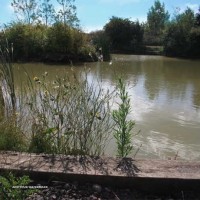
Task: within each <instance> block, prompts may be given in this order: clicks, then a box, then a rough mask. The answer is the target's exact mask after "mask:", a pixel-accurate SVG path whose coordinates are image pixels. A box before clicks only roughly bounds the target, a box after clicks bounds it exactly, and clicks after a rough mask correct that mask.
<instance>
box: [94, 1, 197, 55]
mask: <svg viewBox="0 0 200 200" xmlns="http://www.w3.org/2000/svg"><path fill="white" fill-rule="evenodd" d="M100 33H101V34H100ZM102 35H105V38H106V40H107V41H108V45H107V48H109V50H110V51H111V52H113V53H118V52H119V53H133V54H163V55H166V56H176V57H188V58H189V57H192V58H200V8H199V11H198V12H197V13H194V11H193V10H191V9H190V8H187V9H186V10H185V11H182V12H181V11H180V10H176V12H175V13H174V16H172V17H170V15H169V12H168V11H166V9H165V5H164V3H162V4H161V2H160V1H159V0H156V1H155V2H154V5H153V6H152V7H151V8H150V9H149V11H148V13H147V22H145V23H139V22H138V21H135V22H133V21H131V20H130V19H127V18H125V19H123V18H118V17H112V18H111V19H110V21H109V22H108V23H107V24H106V25H105V26H104V28H103V30H101V32H100V31H97V32H92V33H91V37H92V38H94V43H95V44H99V43H100V41H101V39H100V38H101V37H102ZM98 38H99V40H98ZM154 46H155V48H157V49H158V50H156V51H154V50H155V48H154ZM161 49H163V50H162V51H160V50H161Z"/></svg>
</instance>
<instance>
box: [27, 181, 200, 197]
mask: <svg viewBox="0 0 200 200" xmlns="http://www.w3.org/2000/svg"><path fill="white" fill-rule="evenodd" d="M37 185H38V186H48V188H46V189H42V190H40V191H39V192H38V193H37V194H34V195H32V196H30V197H28V198H26V200H78V199H79V200H81V199H83V200H199V199H200V192H196V193H194V192H183V191H181V192H179V193H175V194H170V193H169V194H165V195H155V194H146V193H144V192H141V191H136V190H130V189H119V188H111V187H105V186H101V185H98V184H91V183H85V184H79V183H78V182H73V183H66V182H59V181H52V182H50V183H48V184H47V183H41V184H37Z"/></svg>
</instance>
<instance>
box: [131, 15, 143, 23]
mask: <svg viewBox="0 0 200 200" xmlns="http://www.w3.org/2000/svg"><path fill="white" fill-rule="evenodd" d="M130 20H131V21H136V20H138V21H139V22H140V23H142V22H146V21H147V16H137V17H134V16H132V17H130Z"/></svg>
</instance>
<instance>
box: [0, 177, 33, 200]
mask: <svg viewBox="0 0 200 200" xmlns="http://www.w3.org/2000/svg"><path fill="white" fill-rule="evenodd" d="M30 182H31V180H30V178H29V177H28V176H22V177H19V178H18V177H16V176H14V175H13V174H12V173H9V174H7V175H5V176H0V199H1V200H10V199H16V200H22V199H25V198H26V197H28V196H30V195H31V194H33V193H35V192H36V191H37V190H35V189H27V188H20V187H23V186H25V187H26V186H27V185H28V184H29V183H30Z"/></svg>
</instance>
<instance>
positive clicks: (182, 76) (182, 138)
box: [15, 55, 200, 160]
mask: <svg viewBox="0 0 200 200" xmlns="http://www.w3.org/2000/svg"><path fill="white" fill-rule="evenodd" d="M83 66H85V67H87V68H90V71H89V73H88V77H89V78H88V80H89V81H91V82H94V81H95V80H97V79H101V81H102V82H101V84H102V86H103V87H104V88H108V89H111V90H112V89H113V88H114V86H115V79H116V76H117V75H123V77H124V78H125V81H126V82H127V83H128V84H129V87H128V92H129V95H130V97H131V107H132V113H131V115H130V118H131V119H133V120H135V122H136V126H135V128H134V130H133V132H134V133H137V132H138V130H141V132H140V134H138V135H136V136H134V137H133V145H134V152H133V155H134V154H135V152H136V151H137V148H140V150H139V152H138V153H137V155H136V156H137V158H160V159H174V158H176V159H184V160H200V60H184V59H177V58H167V57H163V56H142V55H139V56H138V55H112V62H96V63H84V64H79V65H75V66H74V71H75V72H76V73H80V72H81V71H82V70H83ZM22 68H23V70H24V69H25V70H26V71H27V72H28V73H29V74H30V75H31V76H33V77H34V76H41V74H43V73H44V72H45V71H47V72H48V73H49V76H48V79H49V80H51V79H52V80H53V79H54V78H55V76H56V75H58V76H59V75H63V74H65V73H68V74H70V73H72V71H71V66H69V65H48V64H41V63H29V64H16V65H15V75H16V80H15V81H16V88H18V87H19V86H20V84H21V79H24V77H25V76H24V75H23V73H22ZM114 107H115V105H114ZM106 154H108V155H115V154H116V147H115V144H114V142H113V141H111V144H110V145H109V147H108V148H107V150H106Z"/></svg>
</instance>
